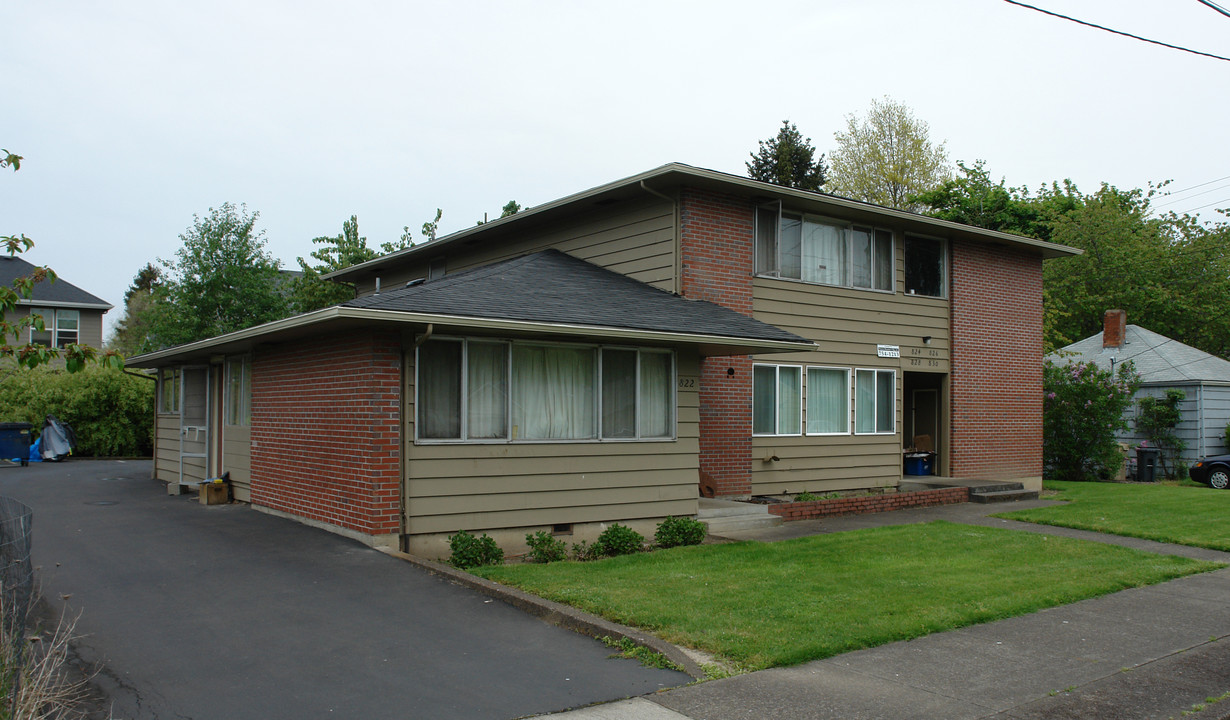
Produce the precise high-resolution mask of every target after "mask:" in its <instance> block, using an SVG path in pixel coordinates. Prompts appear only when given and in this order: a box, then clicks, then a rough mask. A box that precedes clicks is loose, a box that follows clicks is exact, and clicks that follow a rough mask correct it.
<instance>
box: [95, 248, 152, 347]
mask: <svg viewBox="0 0 1230 720" xmlns="http://www.w3.org/2000/svg"><path fill="white" fill-rule="evenodd" d="M161 285H162V271H161V270H159V269H158V267H157V266H156V265H154V264H153V263H146V264H145V267H143V268H141V269H140V270H138V271H137V274H136V276H135V277H133V279H132V285H130V286H129V287H128V289H127V290H125V291H124V316H123V317H121V318H120V319H119V321H118V322H116V324H115V329H114V330H112V331H111V339H110V341H109V342H108V343H107V346H108V347H109V348H111V349H112V350H115V351H116V352H118V353H120V354H121V355H125V356H130V355H136V354H138V353H143V352H148V351H150V350H153V349H154V348H153V347H150V346H149V336H150V331H151V329H152V325H151V324H152V322H153V313H154V293H155V291H156V290H157V289H158V288H159V287H160V286H161Z"/></svg>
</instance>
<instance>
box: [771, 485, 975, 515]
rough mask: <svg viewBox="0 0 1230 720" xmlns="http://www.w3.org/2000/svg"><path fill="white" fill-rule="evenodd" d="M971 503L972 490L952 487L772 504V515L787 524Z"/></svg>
mask: <svg viewBox="0 0 1230 720" xmlns="http://www.w3.org/2000/svg"><path fill="white" fill-rule="evenodd" d="M968 501H969V488H964V487H952V488H939V489H936V490H918V491H915V492H899V493H886V494H883V495H866V496H863V497H845V498H833V499H831V500H810V501H808V502H793V503H773V504H772V505H769V512H771V513H773V514H774V515H780V516H781V517H782V519H783V520H786V521H787V522H789V521H791V520H810V519H812V518H819V517H833V516H836V515H866V514H868V513H878V512H888V511H891V510H904V509H906V508H919V507H933V506H935V505H957V504H959V503H963V502H968Z"/></svg>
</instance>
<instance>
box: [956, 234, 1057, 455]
mask: <svg viewBox="0 0 1230 720" xmlns="http://www.w3.org/2000/svg"><path fill="white" fill-rule="evenodd" d="M951 388H952V464H951V469H950V472H951V474H952V476H953V477H959V478H971V477H978V478H1024V477H1037V476H1041V475H1042V259H1041V258H1040V257H1037V256H1034V255H1027V254H1025V253H1022V252H1018V251H1014V250H1009V249H1006V248H999V247H994V246H985V245H973V244H969V243H963V242H954V243H953V244H952V376H951Z"/></svg>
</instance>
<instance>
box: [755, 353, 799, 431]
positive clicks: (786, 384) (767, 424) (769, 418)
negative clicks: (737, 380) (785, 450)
mask: <svg viewBox="0 0 1230 720" xmlns="http://www.w3.org/2000/svg"><path fill="white" fill-rule="evenodd" d="M802 375H803V372H802V368H800V367H799V366H797V365H753V366H752V434H753V435H799V434H801V433H802V422H803V421H802V418H803V414H802V409H803V403H802V399H803V387H802Z"/></svg>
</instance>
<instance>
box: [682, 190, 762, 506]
mask: <svg viewBox="0 0 1230 720" xmlns="http://www.w3.org/2000/svg"><path fill="white" fill-rule="evenodd" d="M680 219H681V238H682V265H683V268H682V270H683V278H682V289H683V295H684V297H687V298H689V299H692V300H708V301H709V302H713V303H717V304H719V305H724V306H726V307H728V308H731V309H732V310H735V311H737V312H741V313H743V314H744V315H748V316H750V315H751V314H752V262H753V257H754V253H753V251H752V242H753V240H752V206H751V204H750V203H749V202H748V201H747V200H745V199H741V198H736V197H734V196H729V195H720V194H716V193H709V192H703V191H700V190H695V189H691V188H686V189H684V190H683V191H681V193H680ZM732 368H733V369H734V371H735V372H734V375H730V374H729V373H728V370H729V369H732ZM700 374H701V379H700V393H699V396H700V472H701V474H702V475H704V476H707V478H708V480H709V481H710V482H711V483H712V484H713V486H714V487H715V489H716V491H717V494H718V495H719V496H720V495H747V494H749V493H751V490H752V361H751V358H748V357H711V358H704V359H703V360H702V361H701V370H700Z"/></svg>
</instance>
